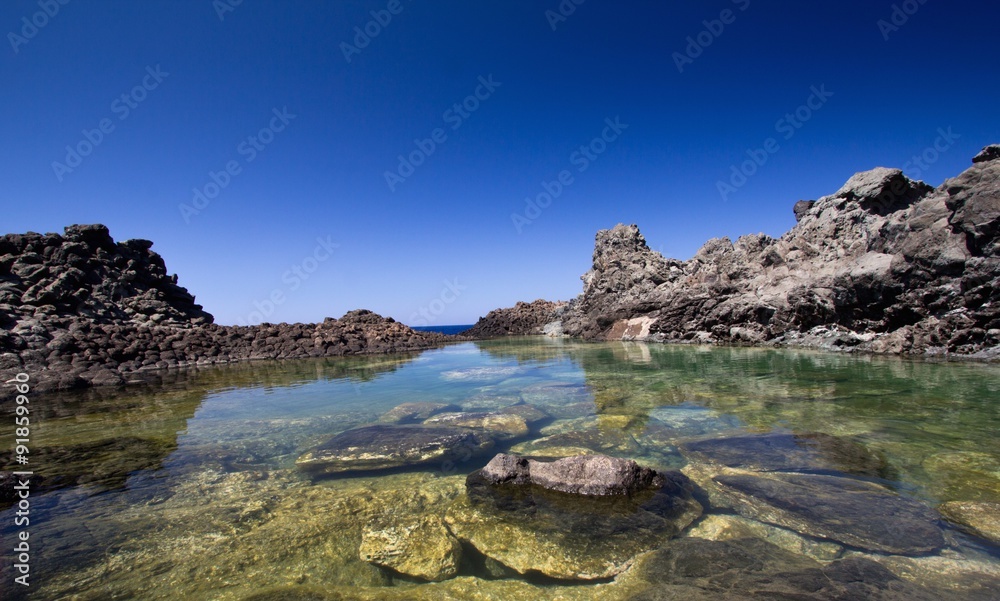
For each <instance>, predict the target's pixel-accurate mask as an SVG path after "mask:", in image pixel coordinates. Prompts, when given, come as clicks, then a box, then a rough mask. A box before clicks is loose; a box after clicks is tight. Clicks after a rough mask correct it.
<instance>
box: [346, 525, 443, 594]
mask: <svg viewBox="0 0 1000 601" xmlns="http://www.w3.org/2000/svg"><path fill="white" fill-rule="evenodd" d="M358 555H359V556H360V557H361V559H363V560H364V561H367V562H369V563H373V564H375V565H379V566H382V567H385V568H390V569H392V570H395V571H396V572H399V573H401V574H405V575H407V576H413V577H414V578H420V579H422V580H429V581H436V580H446V579H448V578H452V577H453V576H455V575H456V574H457V573H458V568H459V564H460V562H461V559H462V545H461V544H459V542H458V539H456V538H455V537H454V536H452V535H451V533H450V532H449V531H448V529H447V528H446V527H445V526H444V524H443V523H442V521H441V518H439V517H437V516H422V517H414V518H411V519H409V520H397V519H380V520H376V521H375V522H373V523H370V524H367V525H366V526H365V528H364V530H363V531H362V533H361V547H360V548H359V549H358Z"/></svg>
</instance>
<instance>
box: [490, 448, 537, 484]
mask: <svg viewBox="0 0 1000 601" xmlns="http://www.w3.org/2000/svg"><path fill="white" fill-rule="evenodd" d="M479 475H480V476H482V477H483V479H484V480H486V481H487V482H489V483H490V484H530V483H531V473H530V472H529V466H528V460H527V459H525V458H523V457H518V456H517V455H508V454H506V453H499V454H498V455H497V456H496V457H494V458H493V459H490V462H489V463H487V464H486V467H484V468H483V469H481V470H479Z"/></svg>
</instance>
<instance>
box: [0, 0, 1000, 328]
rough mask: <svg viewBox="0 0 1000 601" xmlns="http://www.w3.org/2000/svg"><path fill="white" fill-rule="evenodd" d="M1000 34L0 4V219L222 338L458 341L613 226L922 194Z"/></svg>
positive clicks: (963, 18) (380, 10)
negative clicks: (109, 259)
mask: <svg viewBox="0 0 1000 601" xmlns="http://www.w3.org/2000/svg"><path fill="white" fill-rule="evenodd" d="M59 1H62V2H65V1H66V0H59ZM577 2H580V0H577ZM49 4H52V5H53V6H54V5H58V12H56V14H54V15H53V16H51V17H50V16H48V15H45V14H44V12H43V7H45V6H48V5H49ZM560 5H562V6H563V12H564V13H569V12H570V10H569V9H570V8H572V9H574V10H573V12H572V14H567V15H565V18H562V17H563V15H560V14H559V10H560ZM894 6H895V7H896V8H894ZM390 9H391V10H393V11H395V12H396V14H392V13H391V12H389V10H390ZM904 9H905V10H904ZM49 11H50V12H54V9H53V8H52V7H51V6H50V7H49ZM372 11H375V14H374V15H373V14H372ZM547 11H552V12H547ZM724 11H730V12H724ZM907 11H909V12H910V13H912V14H906V12H907ZM894 13H895V15H894ZM39 15H41V16H39ZM220 15H221V17H220ZM556 15H558V17H559V18H556ZM388 17H391V19H390V18H388ZM376 19H379V20H381V21H382V22H383V23H384V25H383V24H379V23H378V22H377V21H376ZM893 19H895V25H894V24H893ZM880 20H881V21H882V24H881V25H880ZM32 21H34V22H35V24H36V25H37V24H40V25H41V26H40V27H35V26H33V25H30V23H31V22H32ZM724 21H725V22H724ZM998 22H1000V7H998V6H997V4H996V3H991V2H971V1H950V2H944V1H942V0H925V2H924V3H923V4H921V3H920V2H918V1H917V0H909V1H908V2H897V3H895V5H894V3H893V2H889V1H884V2H879V1H872V0H866V1H863V2H862V1H859V0H851V1H843V2H802V1H801V0H796V1H784V2H774V1H772V2H768V1H765V0H713V1H707V2H683V3H682V2H653V1H649V2H617V1H616V2H611V1H608V0H586V1H584V2H581V3H580V4H579V5H576V4H574V3H573V2H572V1H571V0H565V1H564V2H562V3H560V2H559V1H557V0H547V1H544V0H543V1H528V0H520V1H518V0H514V1H512V0H503V1H501V0H491V1H484V2H468V1H457V0H455V1H437V0H434V1H431V0H398V2H390V1H389V0H375V1H371V2H368V1H365V2H361V1H351V2H347V1H343V2H325V3H321V2H306V1H289V0H285V1H281V2H278V1H275V0H270V1H269V0H243V1H242V2H238V0H216V1H215V2H213V0H144V1H142V2H132V1H124V0H121V1H111V0H88V1H84V0H74V1H69V2H68V3H67V4H65V5H61V4H58V2H57V0H42V2H38V1H37V0H4V2H3V3H2V4H0V31H2V32H4V33H5V42H6V44H5V46H4V47H3V48H2V49H0V83H2V92H0V98H2V100H0V102H2V104H0V107H2V109H0V127H2V129H0V131H2V132H3V144H2V150H0V165H2V174H3V177H2V184H0V199H2V203H3V204H2V212H0V224H2V226H3V227H2V228H0V229H2V231H4V232H24V231H29V230H30V231H38V232H47V231H57V232H61V231H62V228H63V227H64V226H66V225H69V224H71V223H104V224H106V225H108V226H109V227H110V229H111V233H112V236H114V237H115V239H116V240H126V239H128V238H148V239H151V240H153V241H154V242H155V245H154V247H153V249H154V250H156V251H157V252H159V253H160V254H161V255H163V257H164V259H165V260H166V263H167V267H168V269H169V270H170V272H172V273H174V272H176V273H178V274H179V277H180V282H179V283H180V284H181V285H182V286H185V287H187V288H188V289H189V290H190V291H191V292H192V293H193V294H195V295H196V297H197V299H198V302H200V303H202V304H203V305H204V306H205V308H206V309H207V310H208V311H209V312H211V313H213V314H214V315H215V316H216V320H217V321H218V322H219V323H224V324H231V323H247V322H256V321H259V320H260V318H261V317H265V318H266V321H272V322H278V321H316V320H321V319H322V318H323V317H325V316H334V317H338V316H340V315H341V314H343V313H344V312H345V311H347V310H350V309H354V308H362V307H363V308H368V309H371V310H374V311H376V312H379V313H382V314H383V315H387V316H391V317H394V318H396V319H397V320H399V321H402V322H404V323H409V324H411V325H424V324H430V325H441V324H453V323H472V322H473V321H475V320H476V319H477V318H478V317H479V316H481V315H484V314H485V313H486V312H488V311H489V310H490V309H493V308H496V307H502V306H510V305H512V304H513V303H514V302H516V301H518V300H533V299H535V298H548V299H568V298H571V297H573V296H575V295H576V294H578V293H579V292H580V291H581V282H580V280H579V276H580V275H581V274H582V273H584V272H585V271H586V270H587V269H588V268H589V267H590V258H591V253H592V250H593V240H594V234H595V232H596V231H597V230H599V229H602V228H608V227H611V226H614V225H615V224H616V223H619V222H623V223H636V224H638V225H639V227H640V228H641V230H642V232H643V233H644V235H645V236H646V239H647V241H648V242H649V245H650V247H652V248H654V249H656V250H659V251H660V252H662V253H664V254H665V255H667V256H672V257H676V258H680V259H686V258H689V257H690V256H691V255H692V254H694V252H695V251H696V250H697V249H698V248H699V247H700V246H701V244H702V243H704V242H705V241H706V240H707V239H709V238H712V237H716V236H730V237H731V238H733V239H735V238H736V237H738V236H739V235H741V234H747V233H756V232H764V233H767V234H770V235H772V236H780V235H781V234H782V233H784V232H785V231H787V230H788V229H789V228H790V227H791V226H792V225H793V224H794V218H793V214H792V210H791V209H792V205H793V204H794V202H795V201H796V200H799V199H812V198H817V197H819V196H822V195H824V194H829V193H832V192H834V191H836V190H837V188H839V187H840V186H841V185H842V184H843V183H844V181H846V180H847V179H848V178H849V177H850V176H851V175H852V174H853V173H855V172H857V171H860V170H864V169H869V168H872V167H875V166H888V167H901V168H903V167H906V169H907V172H908V174H909V175H911V176H913V177H917V178H919V179H923V180H924V181H927V182H928V183H931V184H933V185H939V184H940V183H941V182H942V181H943V180H944V179H946V178H947V177H951V176H953V175H956V174H958V173H959V172H960V171H962V170H963V169H965V168H966V167H967V166H968V165H969V164H970V158H971V157H972V156H973V155H974V154H975V153H976V152H978V150H979V149H980V148H981V147H983V146H984V145H986V144H989V143H994V142H1000V120H998V114H1000V112H998V108H997V107H998V105H1000V101H998V91H1000V78H998V74H1000V63H998V62H997V60H996V35H997V23H998ZM26 23H28V24H29V25H26ZM366 27H367V29H368V31H369V32H374V33H375V34H376V35H375V36H374V37H370V38H366V37H359V36H358V33H357V32H358V30H360V31H364V30H365V29H366ZM355 28H358V29H357V30H356V29H355ZM356 37H357V38H358V40H357V42H358V44H357V46H356V48H351V47H348V46H345V44H347V45H351V46H354V44H355V38H356ZM706 42H707V44H706ZM361 46H364V47H363V48H362V47H361ZM355 50H356V51H355ZM679 57H684V59H683V60H681V59H679ZM348 58H349V59H350V60H348ZM154 74H155V76H154ZM480 78H482V79H480ZM482 81H487V82H489V81H492V82H493V83H491V84H490V85H489V86H488V87H487V86H485V85H484V84H483V83H481V82H482ZM814 90H816V91H819V92H821V93H822V94H821V95H819V96H814V94H815V92H814ZM477 93H478V95H479V97H478V98H476V94H477ZM123 95H124V98H123ZM470 96H472V98H470ZM820 96H822V98H821V97H820ZM456 103H457V104H459V105H461V104H462V103H465V108H462V107H461V106H460V107H459V109H458V110H456V109H455V105H456ZM809 103H811V104H812V108H806V109H800V107H803V106H808V104H809ZM470 109H471V110H470ZM796 111H798V117H795V114H796ZM278 114H284V118H278V117H277V115H278ZM788 114H791V115H792V119H791V120H789V119H787V118H786V115H788ZM802 117H806V118H805V119H802V120H801V121H800V120H799V119H800V118H802ZM616 119H617V120H618V122H619V123H621V124H624V125H627V128H624V129H621V130H620V133H617V134H616V133H614V132H613V131H612V130H611V129H609V128H608V126H607V125H606V123H607V121H606V120H611V121H612V122H614V121H615V120H616ZM793 121H794V124H793ZM456 125H458V127H457V128H455V126H456ZM102 126H103V127H104V129H105V130H106V132H101V131H100V130H101V128H102ZM272 128H273V129H272ZM606 128H608V129H606ZM436 129H440V131H438V132H435V130H436ZM94 130H96V131H94ZM262 130H264V131H263V132H262ZM279 130H280V131H279ZM85 132H86V133H85ZM941 132H944V133H945V134H947V135H946V136H942V133H941ZM949 132H950V133H949ZM605 133H606V134H607V137H608V138H614V139H613V140H611V141H608V142H606V141H604V140H600V141H598V142H594V143H592V141H593V140H594V139H595V138H596V137H599V136H601V135H602V134H605ZM88 137H90V138H91V139H92V140H98V142H97V143H96V144H92V143H91V142H89V141H88V140H87V138H88ZM435 137H436V138H437V141H435ZM769 138H773V139H774V140H773V142H772V143H770V144H769V147H770V149H771V150H772V151H773V152H768V151H766V150H763V151H758V152H754V150H755V149H759V148H764V147H765V143H766V142H767V141H768V139H769ZM417 140H420V141H421V142H420V144H418V143H417V142H415V141H417ZM427 140H430V141H427ZM432 143H433V146H434V148H433V152H431V153H426V149H429V148H430V145H431V144H432ZM255 144H256V146H255ZM935 144H937V150H934V146H935ZM581 145H585V146H590V149H589V150H587V151H586V152H589V153H590V158H586V154H584V153H580V150H579V149H580V147H581ZM67 146H70V147H71V148H74V149H76V150H77V151H79V152H81V153H86V154H87V156H81V157H79V163H78V164H77V163H76V157H72V156H71V157H68V158H67V154H69V153H68V152H67V148H66V147H67ZM88 146H91V148H88ZM421 146H422V147H423V148H424V149H425V150H421V149H420V147H421ZM88 150H89V153H88ZM748 151H750V154H748ZM574 153H577V154H574ZM411 154H413V156H414V157H415V162H419V163H421V164H419V165H418V166H415V167H414V168H413V172H412V173H410V172H409V171H408V167H407V166H403V168H402V171H400V166H399V163H400V161H399V159H398V157H399V156H400V155H403V156H404V157H408V156H410V155H411ZM751 155H756V156H757V157H758V160H759V159H760V158H761V157H766V159H767V160H766V162H764V163H763V164H762V165H760V166H757V165H751V164H748V165H747V170H749V171H755V172H754V173H753V175H751V176H750V177H747V178H746V181H745V182H742V181H740V180H739V179H737V180H736V183H738V184H740V185H739V186H734V188H735V190H729V192H728V193H726V194H723V193H720V191H719V186H718V182H719V181H720V180H721V181H725V182H728V183H730V185H732V184H733V182H732V181H731V179H730V178H731V176H732V170H733V166H734V165H735V166H737V167H736V168H737V169H739V166H740V164H741V163H743V162H744V161H745V160H750V158H751ZM914 155H918V156H919V155H925V156H926V157H928V158H930V159H933V160H932V161H930V164H927V165H917V164H916V163H913V162H912V157H913V156H914ZM759 162H760V161H759ZM54 163H60V164H61V165H63V166H65V167H68V168H71V169H72V171H67V170H66V169H65V168H64V167H63V166H60V165H54ZM73 164H76V166H75V167H72V165H73ZM584 167H585V168H584ZM227 168H228V169H229V170H230V173H227V174H225V175H222V174H223V173H225V172H226V171H227ZM387 171H388V172H391V173H396V175H399V174H400V173H403V175H405V176H406V177H405V180H404V181H401V182H400V181H394V182H392V185H391V186H390V183H388V182H387V180H386V172H387ZM563 172H565V173H563ZM213 173H214V174H215V180H216V182H213V177H212V174H213ZM560 177H562V178H563V181H564V182H570V181H571V182H572V183H569V184H568V185H563V184H559V185H558V186H557V185H556V184H552V183H549V184H548V187H549V188H550V189H552V190H556V189H557V188H558V187H559V186H562V190H560V191H559V194H558V195H557V197H556V198H554V199H553V200H552V202H551V203H550V204H547V206H546V207H545V208H543V209H540V210H537V211H536V210H530V211H529V212H528V214H527V215H525V211H526V202H525V199H526V198H529V197H531V198H535V197H537V196H538V195H539V194H542V193H543V192H545V186H543V182H558V181H559V179H560ZM227 178H228V181H227ZM569 178H572V179H571V180H570V179H569ZM390 179H394V178H390ZM60 180H61V181H60ZM220 184H222V185H220ZM214 186H219V187H218V188H216V187H214ZM195 190H201V191H203V192H207V193H210V194H211V195H213V196H214V198H212V199H211V200H209V201H208V202H207V203H206V202H204V201H202V200H200V199H199V200H197V204H196V199H195V192H194V191H195ZM216 193H217V194H216ZM542 201H543V204H546V203H545V199H544V197H543V198H542ZM182 205H187V206H188V207H191V208H192V209H194V210H196V211H197V212H196V213H194V212H191V211H187V212H185V211H184V210H182ZM199 207H200V208H199ZM515 214H519V215H521V216H525V217H527V218H531V219H532V221H531V222H530V223H527V224H526V223H524V222H523V221H522V220H520V219H518V220H514V219H512V215H515ZM515 221H517V223H515ZM518 226H520V227H518ZM320 241H323V244H321V243H320ZM296 270H297V271H296ZM272 295H273V296H274V298H275V299H278V300H279V302H277V303H273V304H271V305H269V303H271V297H272ZM421 310H423V311H424V315H423V316H421ZM255 312H258V313H255Z"/></svg>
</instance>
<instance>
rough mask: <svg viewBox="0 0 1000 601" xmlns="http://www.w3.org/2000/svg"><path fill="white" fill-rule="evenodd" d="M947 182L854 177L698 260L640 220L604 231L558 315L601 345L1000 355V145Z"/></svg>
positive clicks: (887, 175) (890, 174)
mask: <svg viewBox="0 0 1000 601" xmlns="http://www.w3.org/2000/svg"><path fill="white" fill-rule="evenodd" d="M975 161H976V162H974V163H973V165H972V167H970V168H969V169H967V170H966V171H965V172H964V173H962V174H960V175H959V176H958V177H955V178H952V179H949V180H947V181H945V182H944V183H943V184H942V185H941V186H939V187H938V188H932V187H931V186H929V185H927V184H925V183H923V182H916V181H913V180H911V179H909V178H907V177H906V176H905V175H904V174H903V172H902V171H900V170H898V169H886V168H876V169H873V170H871V171H866V172H863V173H858V174H856V175H855V176H853V177H852V178H850V179H849V180H848V181H847V183H846V184H844V186H843V187H842V188H841V189H840V190H838V191H837V192H835V193H834V194H831V195H829V196H825V197H823V198H820V199H818V200H817V201H815V202H803V201H800V202H799V203H796V206H795V213H796V217H797V219H798V223H797V224H796V225H795V227H793V228H792V229H791V230H790V231H789V232H788V233H786V234H785V235H784V236H782V237H781V238H779V239H774V238H771V237H770V236H766V235H764V234H753V235H748V236H743V237H741V238H739V239H738V240H737V241H736V242H735V243H733V242H731V241H730V240H729V239H728V238H717V239H713V240H709V241H708V242H707V243H706V244H705V245H704V246H703V247H702V248H701V249H700V250H699V251H698V252H697V253H696V254H695V256H694V257H692V258H691V259H690V260H688V261H679V260H676V259H668V258H664V257H663V256H662V255H660V254H659V253H657V252H654V251H652V250H650V249H649V247H648V246H647V245H646V241H645V239H644V238H643V237H642V234H640V233H639V229H638V227H636V226H635V225H618V226H616V227H615V228H613V229H610V230H602V231H600V232H598V234H597V239H596V245H595V249H594V258H593V268H592V269H591V270H590V271H588V272H587V273H586V274H585V275H584V276H583V278H582V279H583V282H584V290H583V294H582V295H580V296H579V297H577V298H576V299H574V300H573V301H572V302H571V303H570V305H569V306H568V307H566V308H565V309H564V310H563V311H562V314H561V315H559V316H557V318H558V319H559V321H560V327H561V328H562V329H563V330H564V331H565V332H566V333H567V334H569V335H572V336H580V337H583V338H591V339H625V340H651V341H677V342H721V343H746V344H764V343H771V344H786V345H804V346H819V347H825V348H833V349H844V350H862V351H872V352H890V353H926V354H960V355H974V356H978V357H982V358H993V357H997V356H1000V346H998V345H1000V253H998V249H1000V237H998V234H1000V146H991V147H987V148H986V149H984V150H983V152H981V153H980V154H979V155H977V157H976V159H975Z"/></svg>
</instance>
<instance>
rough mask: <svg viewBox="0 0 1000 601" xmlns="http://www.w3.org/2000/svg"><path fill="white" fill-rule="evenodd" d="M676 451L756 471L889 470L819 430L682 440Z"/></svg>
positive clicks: (852, 445)
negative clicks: (678, 449)
mask: <svg viewBox="0 0 1000 601" xmlns="http://www.w3.org/2000/svg"><path fill="white" fill-rule="evenodd" d="M680 450H681V452H682V453H683V454H684V455H687V456H690V457H692V458H694V459H697V460H699V461H704V462H709V463H716V464H719V465H724V466H726V467H733V468H742V469H749V470H758V471H794V472H809V471H825V470H839V471H843V472H847V473H849V474H857V475H861V476H873V477H885V476H886V473H887V471H888V469H889V467H888V464H887V463H886V461H885V459H884V458H883V457H880V456H878V455H876V454H875V453H873V452H871V451H869V450H868V449H867V448H865V447H864V446H863V445H861V444H859V443H856V442H853V441H851V440H848V439H845V438H840V437H837V436H830V435H829V434H822V433H819V432H812V433H806V434H780V433H778V434H775V433H771V434H752V435H748V436H732V437H729V438H713V439H709V440H700V441H696V442H688V443H684V444H682V445H680Z"/></svg>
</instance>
